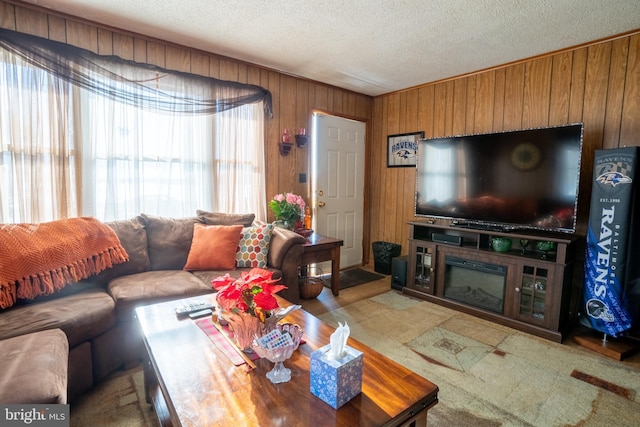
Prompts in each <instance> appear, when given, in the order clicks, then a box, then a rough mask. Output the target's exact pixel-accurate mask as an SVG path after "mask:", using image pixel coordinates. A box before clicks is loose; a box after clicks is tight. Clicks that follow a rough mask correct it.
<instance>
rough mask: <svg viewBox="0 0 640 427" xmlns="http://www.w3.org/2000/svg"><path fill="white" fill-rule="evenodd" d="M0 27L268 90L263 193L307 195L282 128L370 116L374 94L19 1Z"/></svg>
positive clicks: (299, 161)
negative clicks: (324, 116) (282, 146)
mask: <svg viewBox="0 0 640 427" xmlns="http://www.w3.org/2000/svg"><path fill="white" fill-rule="evenodd" d="M0 28H6V29H10V30H15V31H19V32H22V33H27V34H32V35H36V36H40V37H44V38H49V39H51V40H56V41H59V42H62V43H67V44H70V45H73V46H77V47H81V48H84V49H87V50H90V51H92V52H95V53H97V54H100V55H116V56H119V57H121V58H124V59H127V60H132V61H136V62H139V63H147V64H153V65H156V66H159V67H163V68H167V69H171V70H177V71H183V72H187V73H193V74H199V75H203V76H208V77H214V78H218V79H223V80H231V81H236V82H240V83H249V84H254V85H258V86H261V87H263V88H265V89H268V90H269V91H270V92H271V94H272V96H273V111H274V117H273V119H267V120H266V121H265V125H266V135H265V138H266V143H267V144H266V152H265V156H266V157H265V159H266V167H267V179H266V186H267V198H270V197H272V196H273V195H275V194H276V193H280V192H283V191H292V192H295V193H297V194H300V195H302V196H303V197H305V198H306V199H307V200H309V199H308V196H309V194H308V187H309V186H308V184H305V183H299V182H298V181H299V174H300V173H306V174H307V176H309V154H310V153H309V146H307V147H303V148H299V147H296V146H295V144H294V147H293V148H292V149H291V152H290V153H289V154H288V155H287V156H283V155H281V154H280V153H279V151H278V142H280V141H281V140H282V133H283V129H284V128H289V129H290V131H291V133H292V135H293V133H294V131H295V129H298V128H301V127H305V128H307V133H308V134H310V133H311V116H312V113H313V111H315V110H318V111H323V112H326V113H330V114H335V115H339V116H345V117H351V118H356V119H358V120H362V121H366V122H369V121H370V119H371V110H372V105H373V99H372V98H371V97H370V96H366V95H361V94H357V93H354V92H350V91H347V90H343V89H339V88H336V87H332V86H328V85H325V84H322V83H318V82H313V81H309V80H305V79H300V78H295V77H292V76H289V75H285V74H282V73H278V72H276V71H273V70H270V69H266V68H263V67H259V66H254V65H252V64H247V63H243V62H240V61H235V60H232V59H229V58H226V57H222V56H217V55H214V54H210V53H207V52H202V51H199V50H195V49H191V48H189V47H184V46H177V45H174V44H171V43H168V42H164V41H161V40H154V39H150V38H148V37H144V36H141V35H137V34H132V33H129V32H125V31H121V30H118V29H114V28H108V27H104V26H101V25H99V24H96V23H92V22H87V21H85V20H83V19H82V18H76V17H71V16H66V15H60V14H56V13H55V12H52V11H50V10H47V9H43V8H38V7H35V6H32V5H29V4H26V3H21V2H19V1H4V0H0ZM292 139H293V137H292ZM269 214H270V215H271V212H269ZM271 219H273V218H271Z"/></svg>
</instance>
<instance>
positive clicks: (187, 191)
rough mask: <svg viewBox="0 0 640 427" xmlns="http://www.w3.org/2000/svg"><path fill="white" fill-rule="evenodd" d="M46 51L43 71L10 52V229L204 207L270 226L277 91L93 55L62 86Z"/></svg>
mask: <svg viewBox="0 0 640 427" xmlns="http://www.w3.org/2000/svg"><path fill="white" fill-rule="evenodd" d="M0 41H2V40H0ZM29 42H34V43H35V41H33V40H29ZM9 47H10V48H12V49H13V48H15V46H14V45H9ZM15 49H18V48H15ZM38 49H39V50H37V49H34V51H35V52H36V55H35V56H34V58H35V59H34V61H33V62H36V61H40V60H41V61H42V62H43V63H44V66H43V67H44V68H42V67H36V66H34V65H33V64H32V63H27V62H23V60H22V59H20V56H19V55H17V54H14V52H12V51H10V50H5V49H3V48H2V47H1V46H0V138H1V139H0V148H1V150H2V151H1V156H0V178H1V180H0V222H40V221H47V220H53V219H57V218H64V217H71V216H79V215H82V216H95V217H97V218H99V219H101V220H105V221H108V220H114V219H126V218H130V217H133V216H135V215H138V214H139V213H143V212H144V213H149V214H155V215H161V216H172V217H180V216H192V215H195V211H196V210H197V209H205V210H212V211H218V212H228V213H249V212H252V213H255V214H256V218H257V219H261V220H266V217H267V214H266V204H267V203H266V196H265V176H264V116H265V111H267V112H270V107H271V106H270V94H269V93H268V91H265V90H264V89H262V88H258V87H255V86H251V85H241V84H238V83H229V82H220V81H215V80H214V79H207V78H202V77H198V76H191V75H185V74H183V73H171V72H165V71H166V70H159V69H157V68H150V67H141V66H139V64H133V63H129V62H123V61H114V60H113V59H112V58H102V57H94V56H91V55H90V54H88V53H86V52H81V56H80V57H78V58H76V57H71V59H70V60H69V62H68V63H66V62H64V61H65V60H67V59H66V58H62V61H63V62H61V64H62V65H61V67H62V68H61V70H62V71H63V72H61V73H60V74H56V75H55V76H54V74H52V73H51V69H50V68H51V67H52V66H53V65H57V62H55V61H58V60H59V58H58V57H57V56H56V54H55V52H54V53H51V54H50V57H49V56H46V55H49V51H45V52H44V54H43V51H44V50H43V49H44V48H42V49H40V48H38ZM74 53H75V52H74ZM19 54H23V53H22V52H19ZM29 54H30V53H29V52H27V53H24V55H29ZM86 56H90V58H89V60H87V59H86ZM42 57H44V59H42ZM29 58H30V59H31V57H29ZM47 61H48V62H47ZM82 61H84V62H82ZM81 62H82V63H81ZM85 63H86V64H85ZM51 64H53V65H51ZM85 65H86V66H85ZM45 69H46V70H47V71H44V70H45ZM69 76H71V80H72V81H73V83H74V84H71V83H68V82H67V80H65V79H66V78H69ZM261 97H264V99H266V100H268V101H269V102H267V101H265V100H261V99H262V98H261Z"/></svg>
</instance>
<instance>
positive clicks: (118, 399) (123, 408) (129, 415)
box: [70, 366, 157, 427]
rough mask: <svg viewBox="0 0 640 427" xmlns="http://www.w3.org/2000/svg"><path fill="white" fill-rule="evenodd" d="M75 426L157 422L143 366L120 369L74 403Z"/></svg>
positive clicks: (142, 425) (135, 426) (136, 426)
mask: <svg viewBox="0 0 640 427" xmlns="http://www.w3.org/2000/svg"><path fill="white" fill-rule="evenodd" d="M70 424H71V427H89V426H96V427H98V426H100V427H116V426H122V427H146V426H154V425H157V419H156V416H155V413H154V412H153V408H152V407H151V405H148V404H147V403H145V399H144V379H143V375H142V367H141V366H138V367H136V368H133V369H129V370H128V371H124V372H116V373H115V374H113V375H112V376H111V377H110V378H109V379H108V380H107V381H105V382H102V383H100V384H99V385H97V386H96V387H94V388H93V389H92V390H91V392H90V393H87V394H86V395H84V396H83V397H81V398H80V399H78V400H77V401H76V402H73V403H72V404H71V423H70Z"/></svg>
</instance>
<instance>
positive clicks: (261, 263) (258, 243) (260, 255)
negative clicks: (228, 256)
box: [236, 224, 273, 268]
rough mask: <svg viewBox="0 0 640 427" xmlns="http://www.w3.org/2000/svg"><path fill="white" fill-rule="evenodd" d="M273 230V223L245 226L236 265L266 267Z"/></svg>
mask: <svg viewBox="0 0 640 427" xmlns="http://www.w3.org/2000/svg"><path fill="white" fill-rule="evenodd" d="M272 232H273V225H272V224H264V225H256V226H253V227H245V228H243V229H242V234H241V235H240V242H239V243H238V251H237V252H236V267H252V268H264V267H266V266H267V255H268V254H269V242H270V241H271V233H272Z"/></svg>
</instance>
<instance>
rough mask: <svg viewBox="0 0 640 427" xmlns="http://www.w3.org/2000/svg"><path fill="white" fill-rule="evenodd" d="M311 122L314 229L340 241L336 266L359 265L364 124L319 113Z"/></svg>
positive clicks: (360, 260)
mask: <svg viewBox="0 0 640 427" xmlns="http://www.w3.org/2000/svg"><path fill="white" fill-rule="evenodd" d="M313 125H314V131H313V135H314V138H315V140H314V143H313V154H312V164H313V177H312V181H311V189H312V199H313V226H314V230H316V231H317V232H318V233H320V234H323V235H325V236H329V237H334V238H336V239H342V240H343V241H344V246H342V248H340V268H347V267H351V266H355V265H361V264H362V251H363V249H362V230H363V224H364V221H363V211H364V152H365V150H364V141H365V130H366V125H365V123H363V122H359V121H356V120H350V119H345V118H342V117H336V116H330V115H326V114H321V113H315V114H314V116H313Z"/></svg>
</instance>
